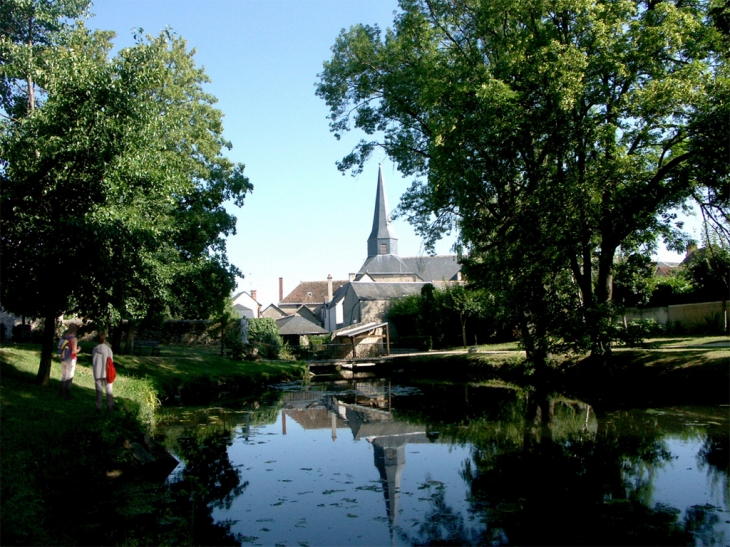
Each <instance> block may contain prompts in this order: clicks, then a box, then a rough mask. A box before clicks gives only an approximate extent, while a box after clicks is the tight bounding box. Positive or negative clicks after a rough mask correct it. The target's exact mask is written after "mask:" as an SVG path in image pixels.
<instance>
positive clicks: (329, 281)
mask: <svg viewBox="0 0 730 547" xmlns="http://www.w3.org/2000/svg"><path fill="white" fill-rule="evenodd" d="M327 302H332V274H327Z"/></svg>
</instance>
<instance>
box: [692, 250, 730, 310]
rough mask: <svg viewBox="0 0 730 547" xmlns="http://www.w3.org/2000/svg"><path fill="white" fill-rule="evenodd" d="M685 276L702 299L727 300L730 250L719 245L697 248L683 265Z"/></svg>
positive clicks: (729, 277) (729, 278) (728, 294)
mask: <svg viewBox="0 0 730 547" xmlns="http://www.w3.org/2000/svg"><path fill="white" fill-rule="evenodd" d="M685 277H686V278H687V279H689V281H690V283H691V284H692V289H693V292H694V293H695V294H696V295H697V296H698V297H699V298H702V299H704V300H707V301H710V300H728V299H729V297H730V287H729V285H728V284H729V283H730V250H728V248H723V247H720V246H708V247H705V248H703V249H698V250H697V251H695V252H694V253H692V255H690V257H689V260H688V261H687V264H686V266H685Z"/></svg>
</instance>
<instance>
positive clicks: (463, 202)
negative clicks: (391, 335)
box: [317, 0, 730, 362]
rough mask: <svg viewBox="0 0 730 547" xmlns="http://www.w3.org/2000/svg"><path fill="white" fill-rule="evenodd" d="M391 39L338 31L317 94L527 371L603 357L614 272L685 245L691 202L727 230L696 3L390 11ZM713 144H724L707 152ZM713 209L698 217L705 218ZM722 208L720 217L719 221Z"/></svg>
mask: <svg viewBox="0 0 730 547" xmlns="http://www.w3.org/2000/svg"><path fill="white" fill-rule="evenodd" d="M400 7H401V12H400V13H399V14H398V15H397V17H396V20H395V24H394V28H393V30H388V31H387V32H386V33H385V35H383V33H382V32H381V31H380V29H379V28H378V27H371V26H367V25H358V26H355V27H352V28H351V29H349V30H346V31H343V32H342V33H341V35H340V36H339V37H338V39H337V41H336V43H335V45H334V46H333V48H332V50H333V56H332V59H331V60H330V61H327V62H325V65H324V70H323V72H322V73H321V75H320V82H319V85H318V87H317V93H318V95H319V96H321V97H322V98H323V99H325V100H326V102H327V104H328V105H329V107H330V109H331V114H330V119H331V129H332V131H333V132H335V134H336V136H338V137H339V136H340V135H341V134H342V132H344V131H347V130H349V129H351V127H352V126H353V125H354V127H356V128H359V129H361V130H363V131H364V132H365V133H366V134H368V135H370V136H371V139H369V140H362V141H361V142H360V143H359V144H358V145H357V146H356V147H355V149H354V150H353V152H352V153H351V154H349V155H348V156H346V157H345V158H344V159H343V160H342V162H340V163H339V167H340V169H342V170H348V169H353V170H354V171H356V172H357V171H358V170H360V169H362V166H363V164H364V162H365V161H366V160H367V158H368V157H369V155H370V154H371V153H372V152H373V150H374V149H375V148H376V147H382V148H383V149H384V150H385V152H386V153H387V154H388V155H389V156H391V157H392V158H393V159H394V161H395V162H396V163H397V165H398V167H399V169H400V170H401V171H402V172H403V173H405V174H407V175H416V177H417V179H416V182H415V183H414V184H413V185H412V187H411V188H410V189H409V191H408V192H407V193H406V194H405V196H404V197H403V198H402V200H401V204H400V207H399V208H400V211H401V213H402V214H405V215H406V216H407V217H408V219H409V221H410V222H412V223H413V224H414V225H415V227H416V228H417V230H418V231H419V232H420V233H421V234H422V235H423V236H424V237H426V239H427V241H428V242H433V241H434V240H435V239H437V238H438V237H440V236H441V235H442V234H443V233H444V232H445V231H448V230H451V229H454V228H456V229H457V230H458V233H459V236H460V246H461V248H462V250H463V251H466V253H465V254H468V258H466V259H465V271H466V273H467V276H468V277H469V278H470V280H471V282H472V283H474V284H476V285H482V286H484V287H486V288H488V289H490V291H492V292H493V293H494V294H495V295H496V296H497V297H498V299H499V301H500V302H503V303H504V304H505V305H508V306H510V309H511V311H512V313H514V315H515V320H517V321H519V322H520V323H521V325H522V332H523V336H524V338H523V340H524V341H525V344H526V347H527V350H528V353H529V354H530V357H531V358H532V359H533V360H535V361H537V362H544V361H545V359H547V357H548V355H549V353H550V351H551V348H552V347H554V344H553V341H554V340H558V339H559V342H560V343H562V342H564V341H565V340H571V341H573V342H574V343H577V344H578V345H581V346H585V345H590V346H591V347H592V348H593V350H594V351H595V352H597V353H602V352H604V351H605V350H607V349H608V342H609V340H608V339H607V335H606V333H607V332H608V329H607V328H606V326H607V323H608V321H609V320H610V317H611V314H612V307H613V306H612V285H613V275H614V259H615V257H616V254H617V252H618V251H619V250H621V249H622V248H624V247H625V248H626V249H631V250H634V249H636V250H640V251H644V252H646V251H647V250H650V249H651V248H652V247H653V246H654V245H656V242H657V239H658V238H659V237H664V238H665V240H666V241H668V242H669V243H670V245H671V246H673V247H674V248H681V247H682V245H683V242H684V240H685V238H684V236H683V235H682V234H681V233H680V232H679V231H678V229H677V226H676V225H675V224H673V222H672V221H673V220H674V219H673V216H672V215H671V214H670V211H671V210H672V209H673V208H677V207H682V206H683V205H684V204H685V203H686V202H687V201H688V200H689V199H691V198H692V197H693V195H695V196H705V197H707V196H709V198H708V199H705V203H707V204H708V205H711V206H712V207H715V208H717V207H720V209H721V214H720V218H723V214H724V215H725V216H724V218H725V219H726V218H727V216H726V215H727V213H726V211H727V205H728V196H727V192H726V188H727V186H728V177H727V164H726V163H724V161H726V160H727V158H725V160H722V159H720V160H716V161H714V163H713V165H712V166H707V168H704V169H702V170H701V171H700V170H698V169H697V165H698V164H701V165H706V162H704V161H703V160H702V158H703V157H705V158H706V157H707V156H708V155H709V149H708V143H709V142H711V141H712V138H713V137H720V136H723V135H727V133H728V130H730V120H729V119H728V116H727V113H728V107H727V104H726V103H725V102H723V101H717V100H715V99H714V98H713V97H714V96H715V95H716V94H717V93H718V92H719V91H721V90H725V89H727V74H726V72H725V70H724V66H725V61H724V59H725V57H724V52H725V49H723V48H725V47H726V46H725V44H724V43H723V42H722V40H721V33H720V32H719V30H718V28H717V27H716V26H713V25H712V24H711V20H710V17H709V13H710V8H711V6H710V5H709V3H708V2H707V1H705V0H697V1H690V2H686V1H684V0H681V1H680V0H678V1H673V0H667V1H653V0H650V1H635V0H611V1H597V0H527V1H523V0H520V1H519V2H517V1H515V0H500V1H486V0H402V1H401V3H400ZM723 138H724V137H723ZM713 200H714V201H713ZM722 208H725V209H722Z"/></svg>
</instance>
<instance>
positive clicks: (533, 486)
mask: <svg viewBox="0 0 730 547" xmlns="http://www.w3.org/2000/svg"><path fill="white" fill-rule="evenodd" d="M350 376H352V375H350ZM729 428H730V420H729V409H728V407H727V406H714V407H671V408H642V409H622V410H612V411H600V410H598V409H594V408H593V407H591V406H590V405H589V404H587V403H585V402H583V401H578V400H575V399H571V398H569V397H565V396H562V395H560V394H556V393H550V394H538V393H536V392H530V391H525V390H523V389H519V388H515V387H512V386H508V385H504V384H498V383H495V384H490V383H472V384H447V383H416V382H405V381H403V380H402V379H387V378H374V377H371V378H367V377H357V378H353V377H351V378H349V379H337V380H335V379H329V380H327V381H324V382H311V383H309V384H308V385H298V384H291V385H283V386H279V389H278V391H277V392H276V394H275V396H273V398H272V400H270V401H268V402H267V403H266V404H264V403H260V404H259V403H256V404H255V405H253V406H250V407H247V408H244V409H238V410H232V409H222V408H218V409H206V410H202V411H199V412H190V411H184V412H181V413H180V415H178V416H177V417H176V419H175V420H173V421H171V422H169V423H168V424H167V425H166V426H165V427H164V433H165V434H166V438H167V443H168V449H170V450H171V451H172V452H173V453H174V454H175V455H176V456H177V457H178V459H179V460H180V461H181V464H180V465H179V466H178V467H177V469H176V470H175V471H174V472H173V473H172V475H171V476H170V477H169V478H168V482H169V484H170V486H171V488H172V489H178V491H183V492H186V493H188V492H189V493H190V496H191V497H193V498H195V496H197V499H198V500H199V503H198V504H197V507H198V509H196V510H197V511H198V513H199V515H198V517H201V515H202V516H204V518H203V521H204V522H205V523H207V524H206V526H208V528H209V530H208V532H205V533H210V530H214V531H215V534H217V535H216V536H215V537H218V538H219V540H217V542H218V543H222V542H223V541H222V540H221V539H220V538H225V540H226V541H227V542H230V543H234V544H235V543H240V544H243V545H302V546H307V545H309V546H317V545H426V544H452V545H477V544H479V545H483V544H489V545H514V544H522V545H538V544H539V545H549V544H561V545H562V544H580V545H601V544H603V545H609V544H610V545H622V544H623V545H637V544H640V545H645V544H658V545H728V544H730V512H729V511H730V507H729V502H730V489H729V488H730V483H729V481H728V466H729V461H730V455H729V453H728V450H729V448H730V447H729V446H728V445H729V443H730V441H729V439H728V437H729V435H728V431H729ZM215 534H214V535H215ZM201 541H202V540H201Z"/></svg>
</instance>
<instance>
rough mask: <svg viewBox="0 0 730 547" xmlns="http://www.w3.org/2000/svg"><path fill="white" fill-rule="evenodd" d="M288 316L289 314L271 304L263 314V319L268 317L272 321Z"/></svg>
mask: <svg viewBox="0 0 730 547" xmlns="http://www.w3.org/2000/svg"><path fill="white" fill-rule="evenodd" d="M287 315H289V314H288V313H286V312H285V311H284V310H282V309H281V308H280V307H279V306H277V305H275V304H269V305H268V306H266V309H264V311H262V312H261V317H268V318H270V319H278V318H280V317H286V316H287Z"/></svg>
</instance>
